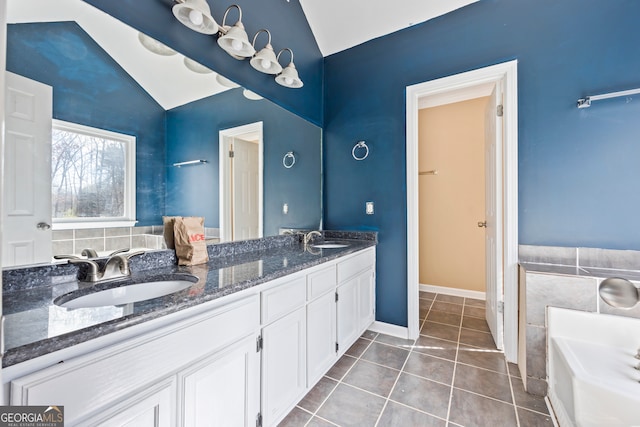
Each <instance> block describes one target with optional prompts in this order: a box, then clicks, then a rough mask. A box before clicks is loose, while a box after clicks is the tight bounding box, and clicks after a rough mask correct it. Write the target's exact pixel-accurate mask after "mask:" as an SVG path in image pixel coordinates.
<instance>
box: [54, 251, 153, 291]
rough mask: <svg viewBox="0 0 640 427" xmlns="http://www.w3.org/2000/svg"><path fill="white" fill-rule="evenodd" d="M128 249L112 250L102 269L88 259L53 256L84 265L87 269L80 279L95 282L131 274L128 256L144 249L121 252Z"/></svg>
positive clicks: (139, 253) (71, 256)
mask: <svg viewBox="0 0 640 427" xmlns="http://www.w3.org/2000/svg"><path fill="white" fill-rule="evenodd" d="M128 250H129V249H120V250H117V251H115V252H113V253H112V254H111V256H110V257H109V259H108V260H107V263H106V264H105V265H104V268H103V269H102V270H100V265H99V264H98V263H97V262H95V261H93V260H90V259H84V258H78V257H76V256H73V255H56V256H55V257H54V258H56V259H67V260H68V262H69V264H78V265H86V266H87V267H88V271H87V274H86V276H85V278H84V279H83V280H82V281H83V282H91V283H97V282H105V281H108V280H113V279H119V278H122V277H129V276H131V268H130V266H129V258H131V257H132V256H136V255H142V254H143V253H144V251H139V252H132V253H130V254H123V252H126V251H128Z"/></svg>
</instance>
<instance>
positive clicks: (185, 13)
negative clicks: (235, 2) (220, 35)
mask: <svg viewBox="0 0 640 427" xmlns="http://www.w3.org/2000/svg"><path fill="white" fill-rule="evenodd" d="M172 11H173V14H174V15H175V17H176V18H177V19H178V21H180V22H181V23H182V24H183V25H185V26H186V27H188V28H191V29H192V30H193V31H197V32H199V33H202V34H216V33H217V32H218V24H217V22H216V21H215V20H214V19H213V17H212V16H211V8H209V4H208V3H207V0H181V1H180V0H178V3H177V4H175V5H173V8H172Z"/></svg>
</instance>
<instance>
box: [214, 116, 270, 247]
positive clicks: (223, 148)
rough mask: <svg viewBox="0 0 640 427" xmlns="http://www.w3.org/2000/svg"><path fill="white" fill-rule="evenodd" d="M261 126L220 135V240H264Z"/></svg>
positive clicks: (258, 123)
mask: <svg viewBox="0 0 640 427" xmlns="http://www.w3.org/2000/svg"><path fill="white" fill-rule="evenodd" d="M262 171H263V134H262V122H256V123H251V124H247V125H243V126H238V127H234V128H230V129H225V130H222V131H220V183H221V185H220V191H221V194H220V239H221V241H222V242H229V241H234V240H246V239H256V238H260V237H262V236H263V221H262V213H263V212H262V210H263V209H262V205H263V201H262V199H263V181H262V180H263V178H262V177H263V172H262Z"/></svg>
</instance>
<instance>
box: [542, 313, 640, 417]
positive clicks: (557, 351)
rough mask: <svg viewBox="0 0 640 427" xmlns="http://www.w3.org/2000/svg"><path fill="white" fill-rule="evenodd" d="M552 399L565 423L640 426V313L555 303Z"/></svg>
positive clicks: (550, 333)
mask: <svg viewBox="0 0 640 427" xmlns="http://www.w3.org/2000/svg"><path fill="white" fill-rule="evenodd" d="M547 328H548V329H547V340H548V342H547V357H548V361H547V362H548V363H547V367H548V370H547V374H548V381H549V390H548V399H549V401H550V403H551V407H552V409H553V412H554V413H555V416H556V420H557V421H558V424H559V425H560V426H561V427H618V426H619V427H632V426H640V371H638V370H636V369H634V367H635V366H637V365H638V364H640V359H637V358H635V356H636V354H637V353H638V349H639V348H640V319H633V318H629V317H623V316H613V315H607V314H597V313H588V312H583V311H576V310H568V309H563V308H555V307H549V308H548V309H547Z"/></svg>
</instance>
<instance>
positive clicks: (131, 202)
mask: <svg viewBox="0 0 640 427" xmlns="http://www.w3.org/2000/svg"><path fill="white" fill-rule="evenodd" d="M51 129H52V131H53V130H54V129H55V130H61V131H66V132H73V133H79V134H83V135H89V136H94V137H98V138H105V139H110V140H112V141H118V142H122V143H124V144H125V166H124V169H125V177H124V214H123V216H121V217H92V218H53V212H52V213H51V216H52V219H51V224H52V229H53V230H70V229H80V228H112V227H133V226H134V225H135V224H136V222H137V221H136V137H135V136H133V135H127V134H124V133H119V132H113V131H109V130H105V129H100V128H96V127H92V126H85V125H81V124H78V123H72V122H66V121H64V120H57V119H53V120H52V124H51ZM51 144H52V146H53V138H52V141H51ZM50 187H51V186H50ZM52 189H53V187H51V190H52ZM51 190H50V191H51Z"/></svg>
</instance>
